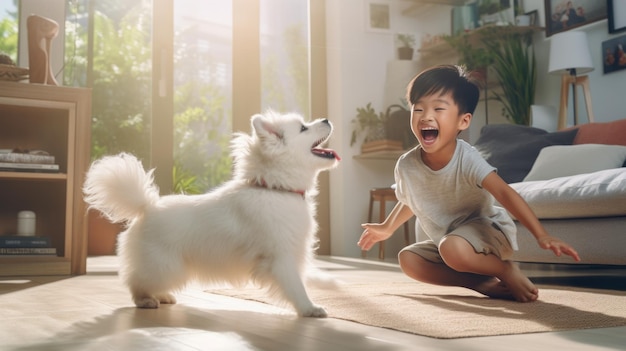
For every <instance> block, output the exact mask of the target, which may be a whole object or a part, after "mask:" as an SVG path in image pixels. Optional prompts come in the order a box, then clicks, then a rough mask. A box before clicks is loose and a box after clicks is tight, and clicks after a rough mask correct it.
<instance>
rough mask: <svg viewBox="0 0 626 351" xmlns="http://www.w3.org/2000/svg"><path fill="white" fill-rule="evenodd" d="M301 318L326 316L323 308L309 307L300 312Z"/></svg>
mask: <svg viewBox="0 0 626 351" xmlns="http://www.w3.org/2000/svg"><path fill="white" fill-rule="evenodd" d="M299 314H300V316H301V317H313V318H326V317H328V314H327V313H326V310H325V309H324V308H323V307H320V306H311V308H308V309H306V310H303V311H300V313H299Z"/></svg>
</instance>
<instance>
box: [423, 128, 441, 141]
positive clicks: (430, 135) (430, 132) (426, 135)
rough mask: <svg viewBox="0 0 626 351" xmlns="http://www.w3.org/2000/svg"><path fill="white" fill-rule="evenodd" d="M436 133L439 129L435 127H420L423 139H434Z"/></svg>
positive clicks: (437, 133)
mask: <svg viewBox="0 0 626 351" xmlns="http://www.w3.org/2000/svg"><path fill="white" fill-rule="evenodd" d="M438 135H439V130H437V129H431V128H429V129H422V139H424V141H434V140H435V139H437V136H438Z"/></svg>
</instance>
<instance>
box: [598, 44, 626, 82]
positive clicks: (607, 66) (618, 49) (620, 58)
mask: <svg viewBox="0 0 626 351" xmlns="http://www.w3.org/2000/svg"><path fill="white" fill-rule="evenodd" d="M624 50H626V35H622V36H621V37H617V38H613V39H609V40H606V41H603V42H602V67H603V69H604V70H603V72H604V74H607V73H611V72H615V71H621V70H623V69H626V52H625V51H624Z"/></svg>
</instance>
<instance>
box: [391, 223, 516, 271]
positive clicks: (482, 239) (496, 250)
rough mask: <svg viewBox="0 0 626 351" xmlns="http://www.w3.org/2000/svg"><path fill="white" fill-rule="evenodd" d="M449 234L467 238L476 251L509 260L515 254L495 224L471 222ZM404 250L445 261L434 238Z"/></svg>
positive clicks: (429, 258) (429, 259) (428, 258)
mask: <svg viewBox="0 0 626 351" xmlns="http://www.w3.org/2000/svg"><path fill="white" fill-rule="evenodd" d="M449 235H456V236H460V237H462V238H463V239H465V240H467V242H469V243H470V245H472V247H474V251H476V253H482V254H485V255H488V254H493V255H496V256H498V257H499V258H500V259H501V260H508V259H510V258H511V256H512V255H513V248H512V247H511V243H510V242H509V240H508V239H507V238H506V236H505V235H504V233H502V232H501V231H500V229H499V228H498V227H497V226H496V225H495V224H489V223H485V222H480V221H475V222H469V223H466V224H464V225H462V226H460V227H458V228H456V229H455V230H454V231H453V232H451V233H450V234H446V235H445V236H444V238H445V237H447V236H449ZM442 240H443V239H442ZM402 251H410V252H413V253H415V254H417V255H419V256H421V257H422V258H424V259H426V260H428V261H430V262H433V263H444V261H443V259H442V258H441V255H440V254H439V248H438V246H437V245H436V244H435V242H434V241H432V240H425V241H420V242H418V243H415V244H412V245H409V246H407V247H405V248H404V249H402V250H401V251H400V252H402Z"/></svg>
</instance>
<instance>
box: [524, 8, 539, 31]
mask: <svg viewBox="0 0 626 351" xmlns="http://www.w3.org/2000/svg"><path fill="white" fill-rule="evenodd" d="M525 15H526V16H528V17H529V18H530V21H529V23H528V25H529V26H530V27H538V26H539V10H532V11H530V12H526V13H525Z"/></svg>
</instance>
